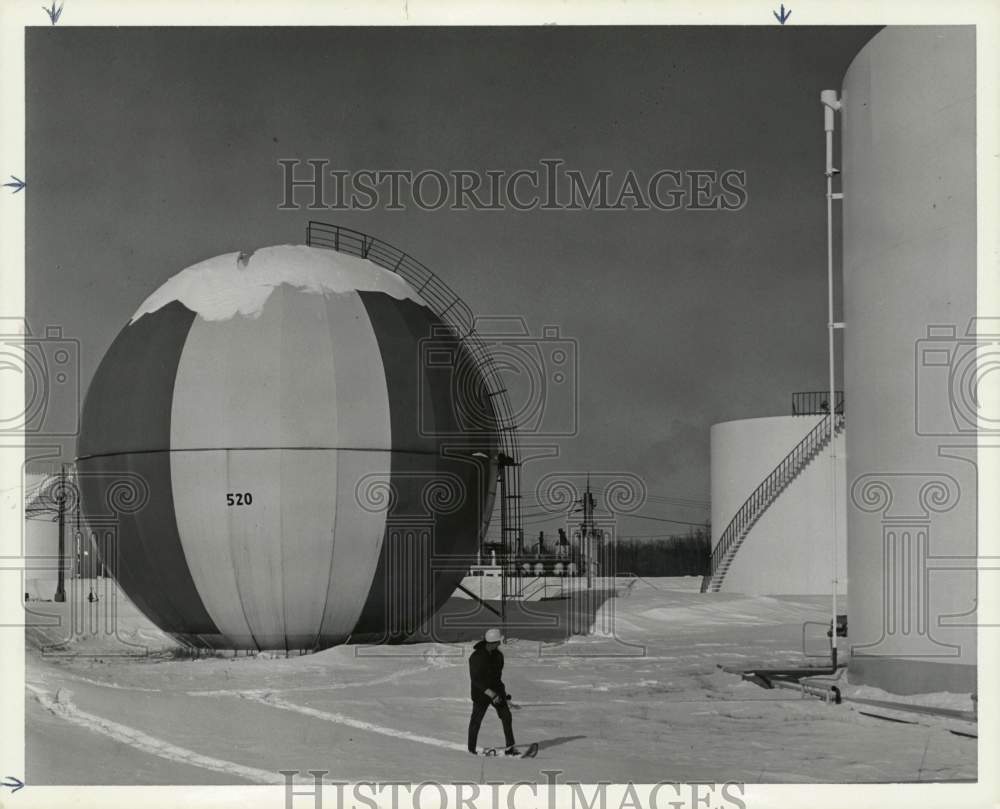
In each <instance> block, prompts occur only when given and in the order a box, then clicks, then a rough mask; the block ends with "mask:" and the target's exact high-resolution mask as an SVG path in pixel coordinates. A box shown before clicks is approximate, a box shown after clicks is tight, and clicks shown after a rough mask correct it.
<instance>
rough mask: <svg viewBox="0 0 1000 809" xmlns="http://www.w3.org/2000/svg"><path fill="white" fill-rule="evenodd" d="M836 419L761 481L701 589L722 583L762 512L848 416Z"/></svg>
mask: <svg viewBox="0 0 1000 809" xmlns="http://www.w3.org/2000/svg"><path fill="white" fill-rule="evenodd" d="M833 418H836V422H835V423H833V424H831V416H827V417H826V418H824V419H822V420H821V421H820V422H819V424H817V425H816V426H815V427H813V428H812V429H811V430H810V431H809V432H808V434H807V435H806V437H805V438H803V439H802V440H801V441H800V442H799V443H798V444H796V445H795V446H794V447H793V448H792V450H791V451H790V452H789V453H788V454H787V455H786V456H785V457H784V458H782V459H781V461H780V462H779V463H778V465H777V466H776V467H774V469H772V470H771V473H770V474H769V475H768V476H767V477H766V478H764V480H763V481H761V484H760V485H759V486H758V487H757V488H756V489H754V490H753V492H752V493H751V494H750V496H749V497H748V498H747V499H746V501H745V502H744V503H743V505H742V506H740V508H739V510H738V511H737V512H736V515H735V516H734V517H733V519H732V520H731V521H730V523H729V525H727V526H726V529H725V530H724V531H723V532H722V535H721V536H720V537H719V541H718V542H717V543H716V545H715V547H714V548H713V549H712V565H711V568H710V573H709V574H708V575H707V576H705V578H704V579H703V580H702V582H701V592H703V593H705V592H708V590H709V588H710V587H712V585H713V584H718V583H720V581H721V580H720V581H716V580H715V577H716V575H717V574H718V573H719V569H720V567H721V566H722V564H723V562H724V560H726V559H727V558H728V557H729V555H730V553H735V552H736V549H737V548H738V546H739V544H740V542H742V540H743V538H744V537H745V536H746V535H747V533H748V532H749V531H750V528H751V527H752V526H753V524H754V523H755V522H757V520H758V519H760V516H761V514H763V513H764V511H765V510H766V509H767V507H768V506H770V505H771V503H773V502H774V500H775V498H776V497H777V496H778V495H779V494H781V492H783V491H784V490H785V488H786V487H787V486H788V484H789V483H791V482H792V480H794V479H795V476H796V475H798V473H799V472H801V471H802V469H804V468H805V466H806V465H807V464H808V463H809V462H810V461H811V460H812V459H813V458H814V457H815V456H816V453H817V452H819V451H820V450H821V449H823V447H825V446H826V445H827V444H828V443H829V442H830V438H831V426H832V428H833V430H835V431H837V432H839V431H840V430H841V429H843V426H844V417H843V416H842V415H839V414H836V415H835V416H833Z"/></svg>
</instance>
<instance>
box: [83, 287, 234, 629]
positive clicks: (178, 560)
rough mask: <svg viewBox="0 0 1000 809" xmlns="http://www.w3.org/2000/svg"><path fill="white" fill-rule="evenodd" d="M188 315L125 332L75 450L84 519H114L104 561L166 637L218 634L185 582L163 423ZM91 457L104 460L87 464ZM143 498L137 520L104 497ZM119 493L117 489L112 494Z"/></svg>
mask: <svg viewBox="0 0 1000 809" xmlns="http://www.w3.org/2000/svg"><path fill="white" fill-rule="evenodd" d="M194 319H195V314H194V312H192V311H191V310H189V309H188V308H187V307H185V306H184V305H183V304H181V303H179V302H177V301H175V302H173V303H171V304H169V305H168V306H165V307H163V308H162V309H159V310H158V311H156V312H153V313H151V314H147V315H144V316H143V317H141V318H139V320H137V321H136V322H135V323H133V324H131V325H128V326H126V327H125V328H124V329H122V331H121V333H120V334H119V335H118V337H117V338H115V341H114V343H112V345H111V348H109V349H108V353H107V354H106V355H105V357H104V360H103V361H102V362H101V365H100V367H99V368H98V369H97V373H96V374H95V375H94V379H93V381H92V382H91V384H90V389H89V390H88V392H87V397H86V400H85V402H84V406H83V414H82V429H81V433H80V439H79V442H78V445H77V455H78V457H79V460H78V462H77V467H78V470H79V476H80V487H81V498H82V505H83V511H84V514H85V515H86V517H87V519H88V520H89V521H91V522H92V523H99V522H102V521H103V520H112V521H113V522H114V525H115V526H116V531H117V537H118V541H117V549H116V552H115V553H113V554H111V558H109V559H107V560H106V562H107V564H108V567H109V568H110V569H111V570H112V571H113V573H114V575H115V579H116V580H117V581H118V583H119V584H120V585H121V587H122V588H123V589H124V590H125V592H126V593H127V594H128V596H129V598H131V599H132V600H133V601H134V602H135V604H136V606H137V607H139V609H141V610H142V611H143V613H145V614H146V616H147V617H149V618H150V620H152V621H153V622H154V623H156V624H157V626H159V627H160V628H161V629H163V630H164V631H166V632H170V633H172V634H175V635H177V636H178V637H181V638H182V639H186V640H189V641H190V640H192V639H191V638H188V637H187V636H188V635H191V634H209V635H217V634H218V632H219V630H218V628H217V627H216V626H215V623H214V622H213V621H212V619H211V617H210V616H209V615H208V612H207V611H206V609H205V605H204V603H203V602H202V600H201V597H200V596H199V595H198V591H197V588H196V587H195V584H194V580H193V579H192V578H191V573H190V570H189V569H188V566H187V561H186V559H185V557H184V551H183V548H182V546H181V540H180V536H179V533H178V530H177V520H176V517H175V513H174V499H173V489H172V486H171V477H170V453H169V452H162V451H160V452H148V450H169V449H170V417H171V405H172V402H173V393H174V380H175V377H176V375H177V366H178V364H179V362H180V356H181V351H182V349H183V347H184V342H185V340H186V339H187V335H188V332H189V331H190V328H191V324H192V323H193V322H194ZM88 456H101V457H91V458H89V459H88ZM135 476H138V478H139V480H140V481H141V483H140V484H139V488H138V491H139V492H140V494H139V496H140V498H141V497H142V494H141V493H142V492H143V491H145V492H148V500H147V501H146V502H145V503H144V504H143V505H142V506H141V507H140V508H139V509H138V510H137V511H135V512H134V513H133V512H131V511H130V510H129V508H125V509H124V510H123V509H118V510H116V509H115V508H114V499H115V498H114V497H112V496H111V490H112V489H113V488H114V487H115V486H119V487H120V486H122V485H123V484H124V486H126V487H127V486H130V485H133V486H134V485H135V484H134V483H133V481H134V480H135V479H136V478H135ZM119 491H120V490H119Z"/></svg>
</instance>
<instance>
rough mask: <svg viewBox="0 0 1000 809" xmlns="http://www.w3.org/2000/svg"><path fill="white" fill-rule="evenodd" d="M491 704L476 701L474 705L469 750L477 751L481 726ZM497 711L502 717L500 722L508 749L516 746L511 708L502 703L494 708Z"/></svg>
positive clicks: (470, 723) (470, 722) (470, 725)
mask: <svg viewBox="0 0 1000 809" xmlns="http://www.w3.org/2000/svg"><path fill="white" fill-rule="evenodd" d="M490 705H492V703H490V702H482V701H480V700H476V701H475V702H473V703H472V716H470V717H469V750H471V751H475V749H476V740H477V739H478V738H479V726H480V725H481V724H482V723H483V717H484V716H486V711H488V710H489V707H490ZM494 707H495V708H496V711H497V716H499V717H500V721H501V722H502V723H503V737H504V740H505V742H506V745H507V747H510V746H512V745H513V744H514V723H513V720H512V717H511V715H510V708H508V707H507V703H506V702H501V703H500V704H499V705H495V706H494Z"/></svg>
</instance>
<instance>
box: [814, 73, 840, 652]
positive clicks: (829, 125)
mask: <svg viewBox="0 0 1000 809" xmlns="http://www.w3.org/2000/svg"><path fill="white" fill-rule="evenodd" d="M819 98H820V101H821V102H822V104H823V129H824V131H825V134H826V172H825V174H826V287H827V289H826V291H827V348H828V351H829V365H830V368H829V373H830V396H829V399H828V400H827V402H828V405H829V411H830V413H829V419H830V488H831V501H830V502H831V505H832V509H831V513H832V515H833V588H832V589H833V596H832V605H831V611H832V615H831V617H830V656H831V663H832V665H833V666H834V668H836V666H837V587H838V586H839V582H838V577H837V557H838V550H837V444H836V441H835V438H836V429H835V425H836V418H837V400H836V398H835V397H836V377H835V368H834V361H835V358H834V333H835V330H836V329H837V327H838V326H840V327H843V325H844V324H843V323H836V322H835V321H834V319H833V200H834V199H835V198H839V196H840V195H838V197H834V193H833V175H834V174H835V173H836V169H834V167H833V130H834V113H835V112H836V111H837V110H839V109H840V101H839V100H838V98H837V91H836V90H823V91H822V92H821V93H820V95H819Z"/></svg>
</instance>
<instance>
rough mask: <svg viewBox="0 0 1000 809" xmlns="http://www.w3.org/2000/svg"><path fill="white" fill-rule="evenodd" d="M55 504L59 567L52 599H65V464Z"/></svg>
mask: <svg viewBox="0 0 1000 809" xmlns="http://www.w3.org/2000/svg"><path fill="white" fill-rule="evenodd" d="M58 492H59V494H58V496H57V497H56V504H57V505H58V507H59V569H58V571H57V576H58V580H57V584H56V594H55V596H54V598H53V600H54V601H65V600H66V465H65V464H63V466H62V468H61V469H60V470H59V489H58Z"/></svg>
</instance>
